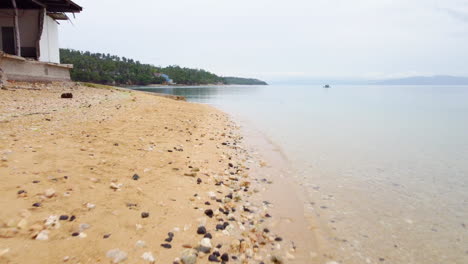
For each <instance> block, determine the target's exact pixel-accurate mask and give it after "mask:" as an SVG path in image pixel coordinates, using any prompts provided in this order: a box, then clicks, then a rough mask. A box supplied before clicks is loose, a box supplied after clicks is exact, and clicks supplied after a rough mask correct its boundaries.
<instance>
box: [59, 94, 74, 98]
mask: <svg viewBox="0 0 468 264" xmlns="http://www.w3.org/2000/svg"><path fill="white" fill-rule="evenodd" d="M60 98H63V99H71V98H73V94H72V93H63V94H62V95H60Z"/></svg>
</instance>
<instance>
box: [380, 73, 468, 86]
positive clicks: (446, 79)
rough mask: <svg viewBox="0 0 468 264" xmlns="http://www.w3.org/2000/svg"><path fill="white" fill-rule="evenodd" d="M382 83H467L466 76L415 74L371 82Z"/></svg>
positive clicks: (467, 78)
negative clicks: (413, 75)
mask: <svg viewBox="0 0 468 264" xmlns="http://www.w3.org/2000/svg"><path fill="white" fill-rule="evenodd" d="M371 84H382V85H468V77H455V76H447V75H438V76H428V77H425V76H416V77H408V78H400V79H389V80H382V81H375V82H371Z"/></svg>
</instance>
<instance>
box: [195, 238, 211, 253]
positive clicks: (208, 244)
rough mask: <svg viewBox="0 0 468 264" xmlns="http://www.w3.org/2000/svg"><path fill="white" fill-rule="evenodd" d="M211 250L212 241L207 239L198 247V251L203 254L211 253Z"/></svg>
mask: <svg viewBox="0 0 468 264" xmlns="http://www.w3.org/2000/svg"><path fill="white" fill-rule="evenodd" d="M211 248H212V246H211V239H209V238H206V237H205V238H203V239H202V240H201V241H200V246H199V247H198V250H199V251H201V252H203V253H208V252H210V250H211Z"/></svg>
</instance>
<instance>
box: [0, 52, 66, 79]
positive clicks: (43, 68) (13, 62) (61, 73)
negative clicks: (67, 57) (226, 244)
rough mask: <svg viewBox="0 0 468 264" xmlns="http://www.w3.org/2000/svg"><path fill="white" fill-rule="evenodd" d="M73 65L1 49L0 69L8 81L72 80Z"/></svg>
mask: <svg viewBox="0 0 468 264" xmlns="http://www.w3.org/2000/svg"><path fill="white" fill-rule="evenodd" d="M72 68H73V65H70V64H57V63H49V62H40V61H35V60H29V59H25V58H23V57H18V56H14V55H10V54H6V53H4V52H2V51H0V69H1V70H2V71H3V74H4V75H6V79H7V80H8V81H26V82H44V81H70V69H72Z"/></svg>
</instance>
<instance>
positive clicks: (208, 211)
mask: <svg viewBox="0 0 468 264" xmlns="http://www.w3.org/2000/svg"><path fill="white" fill-rule="evenodd" d="M205 214H206V215H207V216H208V217H209V218H211V217H213V210H211V209H207V210H205Z"/></svg>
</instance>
